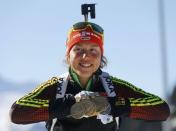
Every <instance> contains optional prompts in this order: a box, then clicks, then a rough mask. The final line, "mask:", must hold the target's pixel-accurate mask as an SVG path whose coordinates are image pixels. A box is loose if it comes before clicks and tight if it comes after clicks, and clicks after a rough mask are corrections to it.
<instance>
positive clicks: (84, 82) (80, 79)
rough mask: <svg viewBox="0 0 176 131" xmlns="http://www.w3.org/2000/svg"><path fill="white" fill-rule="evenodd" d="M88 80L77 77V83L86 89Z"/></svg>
mask: <svg viewBox="0 0 176 131" xmlns="http://www.w3.org/2000/svg"><path fill="white" fill-rule="evenodd" d="M89 79H90V78H84V77H79V82H80V84H81V87H83V88H86V86H87V83H88V81H89Z"/></svg>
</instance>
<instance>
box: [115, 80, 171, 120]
mask: <svg viewBox="0 0 176 131" xmlns="http://www.w3.org/2000/svg"><path fill="white" fill-rule="evenodd" d="M112 82H113V84H114V86H115V91H116V93H117V96H118V97H122V98H125V99H127V100H128V102H129V106H130V112H129V113H128V117H130V118H134V119H143V120H153V121H164V120H166V119H167V118H168V117H169V114H170V110H169V106H168V104H167V103H166V102H165V101H164V100H162V99H161V98H160V97H158V96H156V95H153V94H150V93H147V92H145V91H143V90H142V89H140V88H138V87H136V86H134V85H132V84H130V83H129V82H127V81H124V80H121V79H118V78H115V77H112Z"/></svg>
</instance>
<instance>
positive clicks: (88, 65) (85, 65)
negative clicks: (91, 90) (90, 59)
mask: <svg viewBox="0 0 176 131" xmlns="http://www.w3.org/2000/svg"><path fill="white" fill-rule="evenodd" d="M81 66H83V67H90V66H91V64H81Z"/></svg>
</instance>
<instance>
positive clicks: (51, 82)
mask: <svg viewBox="0 0 176 131" xmlns="http://www.w3.org/2000/svg"><path fill="white" fill-rule="evenodd" d="M61 79H62V78H61V77H56V76H54V77H52V78H50V79H48V80H46V81H45V82H42V83H41V84H39V85H38V86H37V87H36V88H35V89H34V90H33V91H32V92H38V91H43V90H45V89H49V88H56V87H57V85H58V84H59V83H61Z"/></svg>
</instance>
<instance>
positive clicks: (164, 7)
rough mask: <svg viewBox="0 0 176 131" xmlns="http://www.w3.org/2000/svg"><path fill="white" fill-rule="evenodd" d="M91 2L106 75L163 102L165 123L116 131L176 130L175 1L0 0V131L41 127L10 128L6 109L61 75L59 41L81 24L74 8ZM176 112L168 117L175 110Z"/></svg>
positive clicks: (134, 123)
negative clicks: (100, 33) (100, 34)
mask: <svg viewBox="0 0 176 131" xmlns="http://www.w3.org/2000/svg"><path fill="white" fill-rule="evenodd" d="M83 3H97V5H96V19H92V20H90V21H91V22H95V23H97V24H99V25H101V26H102V27H103V28H104V30H105V35H104V37H105V38H104V39H105V45H104V46H105V56H106V57H107V59H108V66H107V67H105V68H104V70H105V71H108V72H109V73H110V74H111V75H114V76H116V77H118V78H121V79H124V80H127V81H129V82H130V83H132V84H134V85H136V86H137V87H140V88H142V89H143V90H145V91H147V92H150V93H153V94H156V95H158V96H160V97H161V98H163V99H164V100H166V101H167V102H168V103H169V106H170V108H171V111H172V113H171V116H170V118H169V119H168V120H167V121H166V122H162V123H160V122H145V121H141V120H131V119H129V118H123V121H124V122H123V123H122V126H121V129H120V130H121V131H131V130H133V131H141V130H143V131H176V111H175V109H174V108H175V107H176V68H175V67H176V58H175V57H176V51H175V50H176V36H175V34H176V13H175V12H176V8H175V7H176V1H174V0H143V1H141V0H133V1H131V0H123V1H122V0H108V1H101V2H100V1H98V0H76V1H70V0H64V1H58V0H50V1H48V0H25V1H24V0H0V60H1V61H0V100H1V102H0V131H17V130H18V131H31V130H32V131H38V130H45V127H44V126H45V123H42V122H41V123H37V124H31V125H15V124H13V123H11V122H10V120H9V110H10V106H11V105H12V104H13V102H15V100H17V99H19V98H20V97H22V96H24V95H25V94H26V93H28V92H30V91H31V90H32V89H34V88H35V87H36V86H37V85H38V84H40V83H41V82H44V81H46V80H48V79H50V78H51V77H53V76H58V75H60V74H62V73H64V72H66V71H67V66H66V64H65V63H64V58H65V49H66V48H65V41H66V36H67V32H68V30H69V28H70V27H71V26H72V24H74V23H76V22H79V21H83V20H84V17H83V16H82V15H81V4H83ZM174 111H175V112H174Z"/></svg>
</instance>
